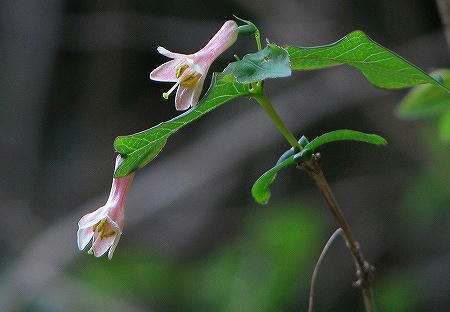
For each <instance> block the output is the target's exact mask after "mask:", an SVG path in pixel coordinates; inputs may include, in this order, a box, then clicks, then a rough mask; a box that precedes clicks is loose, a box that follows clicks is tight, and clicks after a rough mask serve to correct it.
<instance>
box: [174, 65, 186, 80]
mask: <svg viewBox="0 0 450 312" xmlns="http://www.w3.org/2000/svg"><path fill="white" fill-rule="evenodd" d="M188 67H189V65H187V64H184V65H183V66H180V67H178V68H177V69H176V72H175V77H177V78H180V77H181V75H183V73H184V71H185V70H186V69H187V68H188Z"/></svg>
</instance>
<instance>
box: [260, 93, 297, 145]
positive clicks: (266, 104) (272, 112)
mask: <svg viewBox="0 0 450 312" xmlns="http://www.w3.org/2000/svg"><path fill="white" fill-rule="evenodd" d="M257 87H259V88H260V92H258V93H255V94H254V95H253V98H254V99H255V100H256V101H257V102H258V103H259V104H260V105H261V106H262V108H263V109H264V110H265V111H266V113H267V115H269V117H270V119H272V121H273V123H274V124H275V126H276V127H277V128H278V130H279V131H280V132H281V134H282V135H283V136H284V137H285V138H286V140H287V141H288V142H289V144H291V146H292V147H293V148H294V149H297V150H302V147H301V146H300V144H299V143H298V142H297V139H296V138H295V137H294V135H293V134H292V132H291V131H289V129H288V128H287V127H286V125H285V124H284V123H283V121H282V120H281V118H280V116H279V115H278V114H277V112H276V111H275V109H274V108H273V106H272V104H271V103H270V102H269V100H268V99H267V97H266V95H265V93H264V90H263V88H262V87H261V86H257ZM257 87H255V88H257Z"/></svg>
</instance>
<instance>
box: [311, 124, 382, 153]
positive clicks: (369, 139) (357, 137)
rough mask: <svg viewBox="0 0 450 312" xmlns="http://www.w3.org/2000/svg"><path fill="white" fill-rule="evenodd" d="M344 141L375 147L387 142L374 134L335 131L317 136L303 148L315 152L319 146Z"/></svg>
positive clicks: (345, 130) (343, 130)
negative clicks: (358, 142)
mask: <svg viewBox="0 0 450 312" xmlns="http://www.w3.org/2000/svg"><path fill="white" fill-rule="evenodd" d="M345 140H351V141H361V142H366V143H371V144H375V145H386V144H387V141H386V140H385V139H384V138H382V137H381V136H379V135H376V134H366V133H363V132H359V131H354V130H347V129H342V130H335V131H331V132H328V133H325V134H322V135H321V136H318V137H317V138H315V139H314V140H312V141H311V142H309V143H308V144H306V146H305V148H307V149H310V150H312V151H313V150H315V149H316V148H318V147H319V146H321V145H323V144H327V143H330V142H335V141H345Z"/></svg>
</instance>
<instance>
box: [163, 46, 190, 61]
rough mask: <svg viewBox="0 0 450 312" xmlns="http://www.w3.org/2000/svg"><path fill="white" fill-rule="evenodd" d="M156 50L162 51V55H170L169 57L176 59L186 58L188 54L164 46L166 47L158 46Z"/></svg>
mask: <svg viewBox="0 0 450 312" xmlns="http://www.w3.org/2000/svg"><path fill="white" fill-rule="evenodd" d="M156 50H157V51H158V52H159V53H161V54H162V55H164V56H167V57H169V58H173V59H176V58H185V57H186V54H181V53H175V52H171V51H169V50H167V49H166V48H164V47H158V48H157V49H156Z"/></svg>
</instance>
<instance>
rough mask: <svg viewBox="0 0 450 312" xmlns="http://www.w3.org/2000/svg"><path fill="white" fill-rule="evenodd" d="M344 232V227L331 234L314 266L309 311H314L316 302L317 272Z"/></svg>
mask: <svg viewBox="0 0 450 312" xmlns="http://www.w3.org/2000/svg"><path fill="white" fill-rule="evenodd" d="M341 233H342V229H341V228H338V229H337V230H336V231H334V233H333V234H332V235H331V236H330V238H329V239H328V241H327V243H326V244H325V246H324V247H323V250H322V253H321V254H320V256H319V259H318V260H317V263H316V266H315V267H314V271H313V274H312V277H311V287H310V289H309V304H308V312H312V310H313V302H314V286H315V284H316V277H317V273H318V272H319V267H320V265H321V264H322V260H323V258H325V255H326V253H327V251H328V249H329V248H330V246H331V244H332V243H333V242H334V240H335V239H336V237H338V235H340V234H341Z"/></svg>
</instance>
